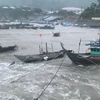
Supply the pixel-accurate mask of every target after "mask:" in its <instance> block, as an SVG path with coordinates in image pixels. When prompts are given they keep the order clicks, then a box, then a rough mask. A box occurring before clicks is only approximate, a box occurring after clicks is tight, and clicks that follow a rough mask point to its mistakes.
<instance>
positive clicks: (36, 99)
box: [34, 55, 66, 100]
mask: <svg viewBox="0 0 100 100" xmlns="http://www.w3.org/2000/svg"><path fill="white" fill-rule="evenodd" d="M65 57H66V56H65V55H64V58H63V60H62V61H61V63H60V65H59V67H58V69H57V71H56V73H55V74H54V76H53V77H52V79H51V80H50V82H49V83H48V84H47V86H46V87H45V88H44V89H43V91H42V92H41V94H40V95H39V96H38V97H37V98H35V99H34V100H38V99H39V98H40V97H41V96H42V94H43V93H44V92H45V90H46V89H47V88H48V86H49V85H50V84H51V82H52V81H53V79H54V78H55V77H56V75H57V73H58V72H59V70H60V68H61V66H62V64H63V62H64V60H65Z"/></svg>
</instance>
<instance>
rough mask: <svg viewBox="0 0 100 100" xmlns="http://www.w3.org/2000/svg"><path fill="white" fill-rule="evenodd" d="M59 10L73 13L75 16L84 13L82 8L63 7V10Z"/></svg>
mask: <svg viewBox="0 0 100 100" xmlns="http://www.w3.org/2000/svg"><path fill="white" fill-rule="evenodd" d="M61 10H66V11H69V12H70V11H71V12H73V13H75V14H78V15H79V14H81V13H82V12H83V11H84V9H82V8H77V7H65V8H62V9H61Z"/></svg>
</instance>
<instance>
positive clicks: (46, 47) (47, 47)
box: [46, 42, 48, 54]
mask: <svg viewBox="0 0 100 100" xmlns="http://www.w3.org/2000/svg"><path fill="white" fill-rule="evenodd" d="M47 53H48V47H47V42H46V54H47Z"/></svg>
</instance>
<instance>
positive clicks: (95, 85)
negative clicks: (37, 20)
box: [0, 25, 100, 100]
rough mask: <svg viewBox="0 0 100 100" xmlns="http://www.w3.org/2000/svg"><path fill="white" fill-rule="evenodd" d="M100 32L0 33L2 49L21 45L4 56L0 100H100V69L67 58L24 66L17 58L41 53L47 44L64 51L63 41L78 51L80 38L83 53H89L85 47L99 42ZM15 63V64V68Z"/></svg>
mask: <svg viewBox="0 0 100 100" xmlns="http://www.w3.org/2000/svg"><path fill="white" fill-rule="evenodd" d="M53 32H60V36H59V37H54V36H53ZM99 32H100V30H99V29H95V28H86V27H84V28H82V27H73V26H69V27H64V26H61V25H57V26H56V27H55V29H53V30H52V29H51V30H50V29H37V30H34V29H8V30H0V45H1V46H11V45H14V44H16V45H17V46H18V49H17V50H15V51H9V52H5V53H0V100H35V99H36V98H38V100H100V66H97V65H91V66H83V65H75V64H73V63H72V61H71V60H70V59H69V58H68V57H67V55H65V58H61V59H54V60H50V61H43V62H35V63H34V62H33V63H24V62H22V61H20V60H18V59H17V58H15V56H14V55H15V54H16V55H33V54H39V45H41V44H42V46H43V49H44V50H45V43H46V42H47V44H48V51H50V52H51V51H52V47H51V44H53V51H59V50H61V49H62V48H61V45H60V42H62V43H63V44H64V47H65V48H66V49H72V50H74V52H78V47H79V41H80V39H81V46H80V52H85V51H86V49H87V47H86V46H85V44H86V43H89V41H90V40H93V39H94V40H95V39H98V38H99V35H98V33H99ZM40 34H41V36H40ZM63 60H64V61H63ZM62 61H63V63H62ZM12 62H15V63H14V64H12V65H11V63H12ZM61 63H62V65H61ZM60 65H61V67H60V69H59V71H58V72H57V70H58V68H59V66H60ZM56 72H57V73H56ZM55 73H56V76H55V77H54V75H55ZM53 77H54V79H53V80H52V82H51V83H50V84H49V86H48V87H47V88H46V86H47V85H48V83H49V82H50V81H51V79H52V78H53ZM45 88H46V89H45ZM44 89H45V91H44V92H43V90H44ZM42 92H43V93H42ZM41 93H42V94H41ZM36 100H37V99H36Z"/></svg>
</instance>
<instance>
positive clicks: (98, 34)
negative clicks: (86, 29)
mask: <svg viewBox="0 0 100 100" xmlns="http://www.w3.org/2000/svg"><path fill="white" fill-rule="evenodd" d="M98 35H99V42H100V33H98Z"/></svg>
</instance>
